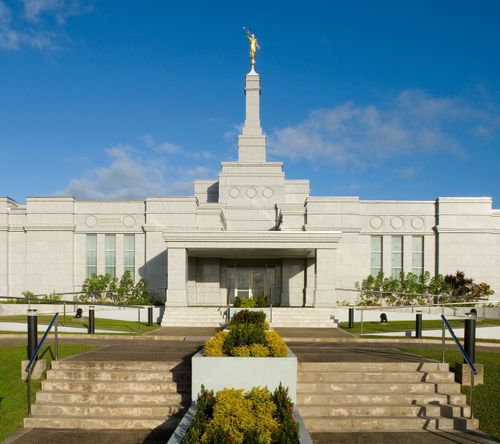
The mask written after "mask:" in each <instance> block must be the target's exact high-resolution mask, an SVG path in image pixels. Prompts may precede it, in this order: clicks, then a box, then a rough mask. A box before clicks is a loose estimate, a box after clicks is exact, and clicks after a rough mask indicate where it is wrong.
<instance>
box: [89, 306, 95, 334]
mask: <svg viewBox="0 0 500 444" xmlns="http://www.w3.org/2000/svg"><path fill="white" fill-rule="evenodd" d="M88 333H89V335H93V334H94V333H95V318H94V306H93V305H91V306H90V307H89V330H88Z"/></svg>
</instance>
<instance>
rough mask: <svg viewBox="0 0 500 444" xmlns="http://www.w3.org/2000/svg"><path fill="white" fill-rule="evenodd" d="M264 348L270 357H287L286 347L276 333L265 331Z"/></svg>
mask: <svg viewBox="0 0 500 444" xmlns="http://www.w3.org/2000/svg"><path fill="white" fill-rule="evenodd" d="M266 346H267V347H268V348H269V351H270V354H271V356H274V357H279V358H284V357H286V356H288V347H287V346H286V344H285V341H283V339H281V336H280V335H279V334H278V332H276V331H266Z"/></svg>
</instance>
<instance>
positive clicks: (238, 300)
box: [233, 296, 255, 308]
mask: <svg viewBox="0 0 500 444" xmlns="http://www.w3.org/2000/svg"><path fill="white" fill-rule="evenodd" d="M233 307H236V308H239V307H245V308H253V307H255V299H251V298H245V297H241V296H236V297H235V298H234V303H233Z"/></svg>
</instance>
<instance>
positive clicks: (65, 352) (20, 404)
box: [0, 344, 96, 441]
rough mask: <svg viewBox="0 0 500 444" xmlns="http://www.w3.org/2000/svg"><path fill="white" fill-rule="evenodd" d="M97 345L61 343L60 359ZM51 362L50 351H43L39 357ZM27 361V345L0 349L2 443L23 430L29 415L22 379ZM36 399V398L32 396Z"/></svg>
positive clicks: (5, 346)
mask: <svg viewBox="0 0 500 444" xmlns="http://www.w3.org/2000/svg"><path fill="white" fill-rule="evenodd" d="M95 348H96V347H94V346H88V345H74V344H59V357H60V358H64V357H67V356H71V355H75V354H77V353H81V352H84V351H87V350H92V349H95ZM42 354H43V358H44V359H47V361H49V362H50V361H51V360H52V356H51V353H50V350H49V349H48V348H47V347H43V348H42V352H41V353H40V355H39V356H40V357H42V356H41V355H42ZM23 359H26V346H25V345H2V346H0V375H1V377H0V441H2V440H4V439H5V438H6V437H7V436H9V435H12V434H13V433H14V432H16V431H17V430H19V429H21V428H22V427H23V418H24V417H25V416H26V414H27V410H26V409H27V399H26V398H27V386H26V383H25V382H23V381H22V380H21V361H22V360H23ZM40 386H41V384H40V381H33V385H32V387H33V392H34V393H36V391H38V390H39V389H40ZM33 400H34V396H33Z"/></svg>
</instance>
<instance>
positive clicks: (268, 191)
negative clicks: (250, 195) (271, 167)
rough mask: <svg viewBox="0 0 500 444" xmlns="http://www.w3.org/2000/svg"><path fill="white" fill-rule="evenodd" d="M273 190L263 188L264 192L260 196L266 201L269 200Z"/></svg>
mask: <svg viewBox="0 0 500 444" xmlns="http://www.w3.org/2000/svg"><path fill="white" fill-rule="evenodd" d="M273 194H274V192H273V190H272V189H271V188H264V191H263V192H262V195H263V196H264V197H265V198H266V199H271V197H273Z"/></svg>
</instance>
